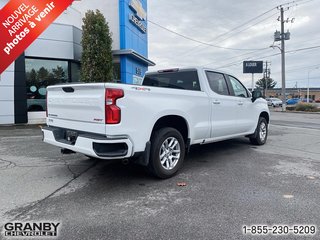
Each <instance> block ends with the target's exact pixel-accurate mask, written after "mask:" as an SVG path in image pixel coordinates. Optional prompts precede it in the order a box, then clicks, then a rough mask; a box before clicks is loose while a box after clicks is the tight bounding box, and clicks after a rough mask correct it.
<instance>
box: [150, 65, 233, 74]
mask: <svg viewBox="0 0 320 240" xmlns="http://www.w3.org/2000/svg"><path fill="white" fill-rule="evenodd" d="M177 69H178V71H181V70H183V71H185V70H194V69H196V70H198V71H213V72H218V73H223V74H229V75H232V74H231V73H227V72H224V71H220V70H217V69H214V68H207V67H199V66H190V67H172V68H162V69H157V70H152V71H147V72H146V74H150V73H159V71H169V70H177Z"/></svg>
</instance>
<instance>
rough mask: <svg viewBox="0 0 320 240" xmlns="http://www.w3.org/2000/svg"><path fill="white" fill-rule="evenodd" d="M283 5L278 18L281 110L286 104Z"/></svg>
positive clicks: (284, 108) (285, 108) (283, 109)
mask: <svg viewBox="0 0 320 240" xmlns="http://www.w3.org/2000/svg"><path fill="white" fill-rule="evenodd" d="M283 12H284V10H283V7H282V6H281V8H280V13H281V15H280V18H281V72H282V73H281V83H282V111H283V112H285V111H286V110H287V107H286V104H287V102H286V101H287V99H286V57H285V44H284V40H285V38H284V34H285V33H284V17H283V15H284V14H283Z"/></svg>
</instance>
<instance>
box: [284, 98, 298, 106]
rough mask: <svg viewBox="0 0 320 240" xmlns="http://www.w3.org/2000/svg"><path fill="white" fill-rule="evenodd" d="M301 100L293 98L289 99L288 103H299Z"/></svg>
mask: <svg viewBox="0 0 320 240" xmlns="http://www.w3.org/2000/svg"><path fill="white" fill-rule="evenodd" d="M299 102H301V99H300V98H291V99H288V100H287V104H288V105H295V104H297V103H299Z"/></svg>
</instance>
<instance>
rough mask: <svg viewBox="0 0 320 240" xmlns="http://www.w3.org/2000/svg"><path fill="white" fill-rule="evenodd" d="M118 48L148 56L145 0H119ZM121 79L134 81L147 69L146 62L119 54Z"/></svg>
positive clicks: (125, 81)
mask: <svg viewBox="0 0 320 240" xmlns="http://www.w3.org/2000/svg"><path fill="white" fill-rule="evenodd" d="M119 11H120V49H121V50H126V49H128V50H129V49H130V50H133V51H134V52H136V53H137V54H139V55H141V56H143V57H144V58H146V59H147V58H148V34H147V33H148V24H147V0H119ZM120 63H121V81H122V82H124V83H134V82H136V81H135V80H134V79H137V78H139V77H140V78H141V77H143V76H144V74H145V72H146V71H147V69H148V64H147V63H146V62H143V61H140V60H139V59H137V58H135V57H134V56H132V55H122V56H120Z"/></svg>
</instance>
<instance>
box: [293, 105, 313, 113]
mask: <svg viewBox="0 0 320 240" xmlns="http://www.w3.org/2000/svg"><path fill="white" fill-rule="evenodd" d="M295 110H296V111H305V112H316V111H317V110H318V109H317V106H315V105H313V104H310V103H298V104H297V106H296V109H295Z"/></svg>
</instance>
